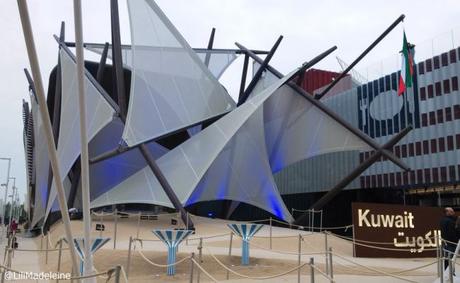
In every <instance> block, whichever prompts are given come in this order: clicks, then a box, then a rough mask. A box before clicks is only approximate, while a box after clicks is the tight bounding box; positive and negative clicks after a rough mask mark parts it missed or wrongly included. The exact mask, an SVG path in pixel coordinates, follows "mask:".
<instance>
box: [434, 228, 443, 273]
mask: <svg viewBox="0 0 460 283" xmlns="http://www.w3.org/2000/svg"><path fill="white" fill-rule="evenodd" d="M434 241H435V243H436V264H437V275H438V277H439V275H440V274H441V272H440V265H439V254H440V253H439V238H438V233H435V234H434Z"/></svg>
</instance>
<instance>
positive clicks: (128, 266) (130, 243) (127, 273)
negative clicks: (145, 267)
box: [126, 236, 133, 277]
mask: <svg viewBox="0 0 460 283" xmlns="http://www.w3.org/2000/svg"><path fill="white" fill-rule="evenodd" d="M132 243H133V237H132V236H129V246H128V259H127V261H126V277H129V268H130V266H131V245H132Z"/></svg>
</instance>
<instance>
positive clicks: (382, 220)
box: [351, 202, 443, 258]
mask: <svg viewBox="0 0 460 283" xmlns="http://www.w3.org/2000/svg"><path fill="white" fill-rule="evenodd" d="M351 209H352V218H353V228H354V231H353V232H354V238H355V243H354V251H355V256H356V257H395V258H406V257H407V258H408V257H435V256H436V250H435V249H436V241H435V239H439V238H440V231H439V229H440V228H439V223H440V220H441V218H442V217H443V209H442V208H439V207H422V206H411V205H394V204H380V203H363V202H354V203H352V204H351Z"/></svg>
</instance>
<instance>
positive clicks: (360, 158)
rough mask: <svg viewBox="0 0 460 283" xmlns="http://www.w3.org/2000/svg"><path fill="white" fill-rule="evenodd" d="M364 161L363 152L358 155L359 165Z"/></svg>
mask: <svg viewBox="0 0 460 283" xmlns="http://www.w3.org/2000/svg"><path fill="white" fill-rule="evenodd" d="M363 161H364V152H360V153H359V163H363Z"/></svg>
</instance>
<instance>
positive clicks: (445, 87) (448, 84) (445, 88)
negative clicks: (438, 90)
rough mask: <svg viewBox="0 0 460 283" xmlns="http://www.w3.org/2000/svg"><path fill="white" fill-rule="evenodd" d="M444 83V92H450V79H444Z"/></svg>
mask: <svg viewBox="0 0 460 283" xmlns="http://www.w3.org/2000/svg"><path fill="white" fill-rule="evenodd" d="M442 84H443V85H444V93H450V82H449V80H443V81H442Z"/></svg>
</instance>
